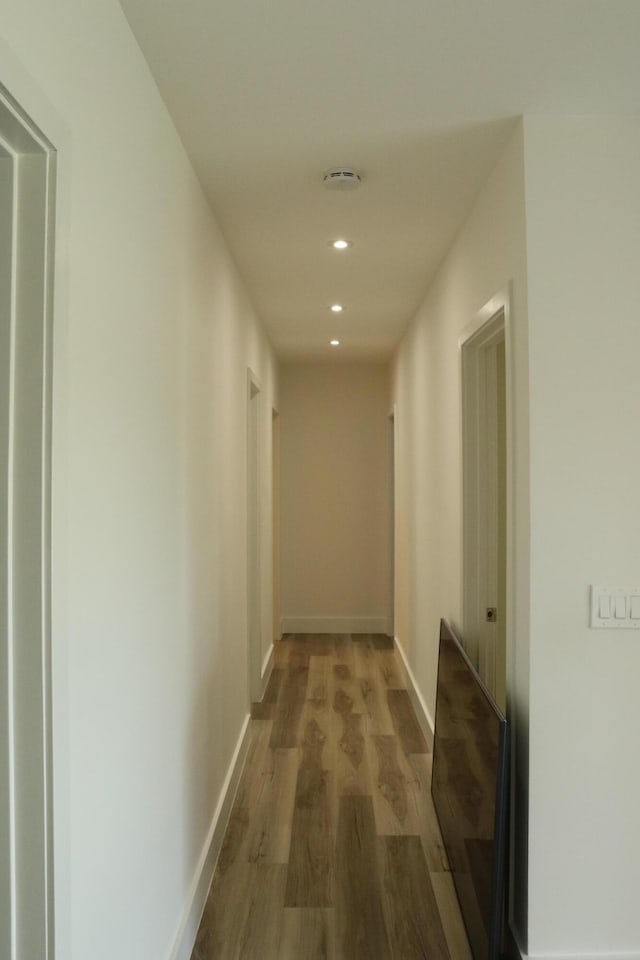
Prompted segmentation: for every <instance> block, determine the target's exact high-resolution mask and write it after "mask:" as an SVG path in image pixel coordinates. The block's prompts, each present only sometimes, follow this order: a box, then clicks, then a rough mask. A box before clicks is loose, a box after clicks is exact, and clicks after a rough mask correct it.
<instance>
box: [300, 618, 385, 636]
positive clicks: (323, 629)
mask: <svg viewBox="0 0 640 960" xmlns="http://www.w3.org/2000/svg"><path fill="white" fill-rule="evenodd" d="M390 630H391V624H390V623H389V619H388V617H283V618H282V632H283V633H384V634H387V636H388V635H389V632H390Z"/></svg>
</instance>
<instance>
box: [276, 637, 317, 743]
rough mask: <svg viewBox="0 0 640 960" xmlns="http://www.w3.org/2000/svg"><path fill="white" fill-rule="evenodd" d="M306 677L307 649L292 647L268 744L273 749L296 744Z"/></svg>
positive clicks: (307, 668)
mask: <svg viewBox="0 0 640 960" xmlns="http://www.w3.org/2000/svg"><path fill="white" fill-rule="evenodd" d="M308 679H309V653H308V651H304V652H303V653H302V654H298V653H296V651H295V648H292V652H290V653H289V666H288V669H287V671H286V674H285V677H284V679H283V681H282V684H281V689H280V694H279V696H278V703H277V707H276V714H275V717H274V721H273V729H272V731H271V739H270V746H271V747H273V748H274V749H275V748H277V747H295V746H297V745H298V735H299V722H300V717H301V715H302V709H303V707H304V702H305V700H306V696H307V682H308Z"/></svg>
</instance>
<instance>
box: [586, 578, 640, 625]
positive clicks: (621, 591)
mask: <svg viewBox="0 0 640 960" xmlns="http://www.w3.org/2000/svg"><path fill="white" fill-rule="evenodd" d="M589 625H590V626H591V627H593V628H595V629H609V630H640V587H597V586H592V587H591V604H590V617H589Z"/></svg>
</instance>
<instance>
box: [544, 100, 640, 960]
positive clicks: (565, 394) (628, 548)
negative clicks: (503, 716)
mask: <svg viewBox="0 0 640 960" xmlns="http://www.w3.org/2000/svg"><path fill="white" fill-rule="evenodd" d="M525 145H526V152H525V155H526V201H527V246H528V268H529V269H528V273H529V281H528V282H529V323H530V370H531V727H530V733H531V807H530V815H531V822H530V829H531V852H530V907H529V933H530V940H529V946H530V952H531V954H532V955H533V956H545V957H546V956H554V957H556V956H561V957H565V956H567V955H569V954H570V955H571V956H572V957H573V956H578V957H581V956H588V957H592V956H594V955H597V956H601V957H606V958H611V960H613V958H616V960H619V958H621V957H623V956H624V957H627V956H633V957H635V958H637V957H640V912H639V911H638V902H637V901H638V890H640V830H639V829H638V795H639V794H640V773H639V767H638V762H637V758H638V745H639V743H640V699H639V697H638V677H639V676H640V635H639V634H637V633H635V632H633V633H631V632H625V631H620V632H615V633H614V632H608V631H593V630H589V628H588V619H587V603H588V600H587V598H588V584H590V583H603V584H612V585H616V584H621V585H627V584H629V585H633V584H637V583H638V581H640V548H639V546H638V542H639V541H638V535H639V534H640V512H639V509H638V491H639V490H640V452H639V443H638V437H639V426H638V424H639V414H640V377H639V376H638V364H637V358H638V356H640V323H639V322H638V321H639V316H638V315H639V311H640V271H639V270H638V263H640V229H639V226H638V225H639V224H640V189H639V187H638V159H639V158H640V121H639V120H638V119H637V118H635V119H629V118H608V119H595V118H580V119H566V118H565V119H549V118H528V119H527V120H526V126H525Z"/></svg>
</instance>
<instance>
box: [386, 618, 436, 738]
mask: <svg viewBox="0 0 640 960" xmlns="http://www.w3.org/2000/svg"><path fill="white" fill-rule="evenodd" d="M393 642H394V643H395V645H396V650H397V651H398V653H399V654H400V659H401V660H402V663H403V664H404V669H405V671H406V674H407V679H408V680H409V696H410V697H411V703H412V705H413V709H414V711H415V714H416V717H417V718H418V723H419V724H420V729H421V730H422V733H423V734H424V736H425V739H426V741H427V743H428V744H429V746H430V747H431V749H433V731H434V722H433V717H432V716H431V714H430V713H429V709H428V707H427V705H426V703H425V702H424V699H423V697H422V694H421V693H420V690H419V688H418V684H417V683H416V678H415V677H414V675H413V671H412V669H411V667H410V666H409V661H408V660H407V655H406V653H405V652H404V649H403V647H402V644H401V643H400V641H399V640H398V638H397V637H394V638H393Z"/></svg>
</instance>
